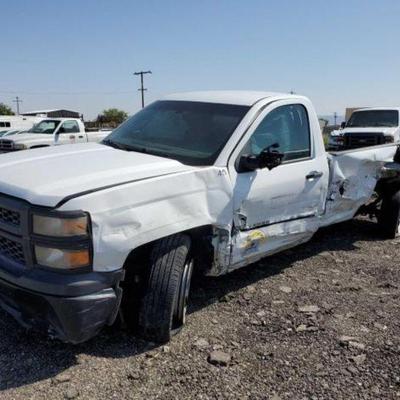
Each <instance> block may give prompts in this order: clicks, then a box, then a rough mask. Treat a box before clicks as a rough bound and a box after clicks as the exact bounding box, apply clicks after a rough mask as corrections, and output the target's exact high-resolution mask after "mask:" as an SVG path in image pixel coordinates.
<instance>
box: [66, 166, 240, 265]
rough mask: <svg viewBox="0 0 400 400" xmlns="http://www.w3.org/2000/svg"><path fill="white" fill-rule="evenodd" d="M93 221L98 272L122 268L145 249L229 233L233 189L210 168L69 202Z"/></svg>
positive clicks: (221, 174) (220, 170)
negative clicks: (216, 231) (204, 230)
mask: <svg viewBox="0 0 400 400" xmlns="http://www.w3.org/2000/svg"><path fill="white" fill-rule="evenodd" d="M61 209H62V210H64V209H65V210H67V209H69V210H73V209H75V210H76V209H82V210H85V211H89V212H90V214H91V218H92V228H93V244H94V269H95V270H98V271H107V270H115V269H118V268H121V267H122V266H123V264H124V262H125V260H126V258H127V256H128V255H129V253H130V252H131V251H132V250H133V249H135V248H137V247H139V246H141V245H143V244H146V243H150V242H152V241H154V240H157V239H160V238H162V237H165V236H169V235H172V234H174V233H178V232H182V231H185V230H188V229H192V228H195V227H200V226H204V225H214V226H216V227H220V228H225V229H228V230H230V228H231V224H232V216H233V204H232V186H231V182H230V179H229V177H228V173H227V171H226V169H224V168H216V167H207V168H198V169H194V170H190V171H188V172H183V173H176V174H172V175H168V176H163V177H158V178H154V179H148V180H143V181H141V182H136V183H133V184H127V185H121V186H116V187H114V188H112V189H107V190H103V191H98V192H95V193H92V194H89V195H86V196H83V197H79V198H76V199H73V200H71V201H69V202H67V203H66V204H65V205H64V206H63V207H62V208H61Z"/></svg>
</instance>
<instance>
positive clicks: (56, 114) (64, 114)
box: [21, 109, 83, 119]
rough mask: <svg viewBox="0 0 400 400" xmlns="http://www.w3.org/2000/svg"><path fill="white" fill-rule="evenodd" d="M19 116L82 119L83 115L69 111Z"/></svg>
mask: <svg viewBox="0 0 400 400" xmlns="http://www.w3.org/2000/svg"><path fill="white" fill-rule="evenodd" d="M21 115H25V116H32V117H45V118H81V119H83V115H82V114H80V113H79V112H77V111H71V110H62V109H55V110H38V111H28V112H24V113H22V114H21Z"/></svg>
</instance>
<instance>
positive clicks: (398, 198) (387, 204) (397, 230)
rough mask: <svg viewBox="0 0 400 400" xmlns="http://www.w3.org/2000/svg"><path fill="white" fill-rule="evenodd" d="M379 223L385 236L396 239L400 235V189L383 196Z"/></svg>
mask: <svg viewBox="0 0 400 400" xmlns="http://www.w3.org/2000/svg"><path fill="white" fill-rule="evenodd" d="M378 224H379V227H380V230H381V232H382V234H383V235H384V237H386V238H388V239H394V238H395V237H397V236H399V235H400V191H398V192H396V193H394V194H392V195H387V196H385V197H384V198H383V200H382V206H381V209H380V213H379V215H378Z"/></svg>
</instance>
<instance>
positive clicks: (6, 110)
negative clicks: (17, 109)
mask: <svg viewBox="0 0 400 400" xmlns="http://www.w3.org/2000/svg"><path fill="white" fill-rule="evenodd" d="M0 115H15V113H14V111H13V110H12V109H11V107H9V106H8V105H7V104H4V103H0Z"/></svg>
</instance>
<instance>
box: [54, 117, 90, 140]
mask: <svg viewBox="0 0 400 400" xmlns="http://www.w3.org/2000/svg"><path fill="white" fill-rule="evenodd" d="M55 139H56V140H55V141H56V144H73V143H82V142H86V139H85V135H84V134H83V133H82V132H80V129H79V125H78V122H76V121H74V120H70V121H64V122H63V123H62V125H61V126H60V128H59V130H58V132H57V134H56V138H55Z"/></svg>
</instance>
